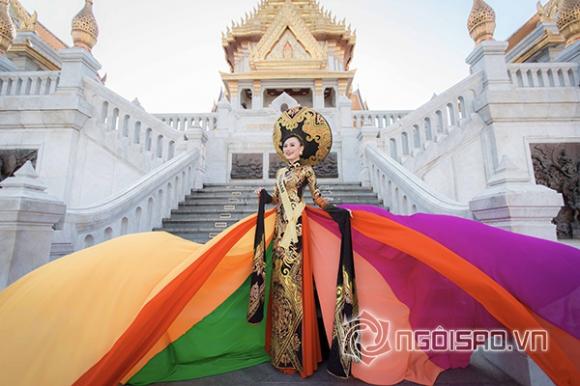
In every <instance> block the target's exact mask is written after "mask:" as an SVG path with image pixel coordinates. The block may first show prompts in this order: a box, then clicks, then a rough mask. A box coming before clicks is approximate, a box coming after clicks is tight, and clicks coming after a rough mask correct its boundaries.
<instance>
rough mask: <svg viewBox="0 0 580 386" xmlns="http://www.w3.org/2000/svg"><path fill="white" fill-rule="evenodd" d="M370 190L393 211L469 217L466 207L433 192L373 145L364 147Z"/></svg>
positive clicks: (468, 210) (397, 212) (405, 213)
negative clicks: (371, 188)
mask: <svg viewBox="0 0 580 386" xmlns="http://www.w3.org/2000/svg"><path fill="white" fill-rule="evenodd" d="M363 151H364V153H365V156H366V157H365V158H366V161H367V162H368V165H369V172H370V179H371V185H372V187H373V190H374V191H375V192H376V193H377V194H378V196H379V199H382V200H383V203H384V206H385V207H387V208H388V209H389V210H390V211H391V212H393V213H396V214H404V215H409V214H413V213H417V212H427V213H444V214H450V215H455V216H461V217H467V218H473V216H472V214H471V211H470V209H469V206H468V205H466V204H462V203H460V202H457V201H453V200H450V199H448V198H446V197H443V196H441V195H439V194H437V193H435V192H434V191H433V189H431V188H430V187H429V186H427V185H426V184H425V183H424V182H423V181H422V180H421V179H420V178H419V177H417V176H416V175H415V174H414V173H412V172H410V171H409V170H407V169H406V168H404V167H403V166H402V165H400V164H399V163H397V162H395V161H394V160H393V159H392V158H390V157H385V156H384V154H382V153H381V152H380V151H379V150H378V149H377V148H376V147H374V146H365V148H364V150H363Z"/></svg>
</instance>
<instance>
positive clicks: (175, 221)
mask: <svg viewBox="0 0 580 386" xmlns="http://www.w3.org/2000/svg"><path fill="white" fill-rule="evenodd" d="M240 220H241V219H238V220H236V219H223V220H207V219H206V220H201V219H200V220H190V219H179V218H173V217H172V218H169V219H164V220H163V229H166V228H190V227H191V228H203V229H205V228H208V229H210V228H211V229H214V228H215V229H223V228H227V227H229V226H230V225H234V224H235V223H237V222H238V221H240ZM223 224H225V226H224V225H223Z"/></svg>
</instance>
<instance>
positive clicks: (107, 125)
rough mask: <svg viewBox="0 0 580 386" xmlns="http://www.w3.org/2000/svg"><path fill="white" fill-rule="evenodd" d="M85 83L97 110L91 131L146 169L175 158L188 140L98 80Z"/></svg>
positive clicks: (94, 136)
mask: <svg viewBox="0 0 580 386" xmlns="http://www.w3.org/2000/svg"><path fill="white" fill-rule="evenodd" d="M84 86H85V90H86V94H87V95H88V99H89V103H91V104H92V105H93V107H94V109H95V111H96V116H95V118H94V119H93V122H92V123H93V124H92V126H90V128H89V130H87V134H88V135H89V136H91V137H93V139H95V140H96V141H97V142H99V143H102V144H103V145H105V146H106V147H108V148H109V149H110V150H111V151H112V152H113V153H115V154H117V155H118V156H119V157H122V158H124V159H125V160H126V161H127V162H129V163H130V164H132V165H134V166H135V167H137V168H138V169H139V170H142V171H144V172H146V171H149V170H151V169H153V168H155V167H157V166H159V165H161V164H163V163H164V162H166V161H168V160H170V159H172V158H173V157H174V156H175V155H176V154H177V153H176V152H177V151H178V149H180V148H181V146H180V145H181V143H182V142H183V141H184V135H183V132H180V131H178V130H176V129H174V128H173V127H170V126H169V125H167V124H166V123H164V122H162V121H161V120H159V119H157V118H156V117H155V116H153V115H152V114H149V113H148V112H146V111H145V110H143V109H142V108H141V107H140V106H138V105H136V104H134V103H131V102H129V101H127V100H126V99H124V98H122V97H120V96H119V95H117V94H115V93H114V92H112V91H110V90H109V89H107V88H106V87H104V86H103V85H101V84H99V83H97V82H96V81H94V80H91V79H88V78H85V80H84Z"/></svg>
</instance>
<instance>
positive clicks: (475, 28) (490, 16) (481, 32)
mask: <svg viewBox="0 0 580 386" xmlns="http://www.w3.org/2000/svg"><path fill="white" fill-rule="evenodd" d="M467 30H468V31H469V34H470V35H471V38H472V39H473V41H474V42H475V44H479V43H481V42H483V41H485V40H493V33H494V32H495V12H494V11H493V8H491V7H490V6H489V5H488V4H487V3H486V2H485V1H484V0H473V7H472V8H471V13H470V14H469V18H468V19H467Z"/></svg>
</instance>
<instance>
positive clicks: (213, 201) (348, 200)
mask: <svg viewBox="0 0 580 386" xmlns="http://www.w3.org/2000/svg"><path fill="white" fill-rule="evenodd" d="M371 197H373V198H371ZM326 198H327V199H328V200H329V201H330V202H332V203H334V204H343V203H344V204H360V203H368V204H373V205H376V204H380V203H381V202H380V201H379V200H378V199H377V198H376V195H374V196H369V197H359V196H337V197H326ZM257 201H258V200H257V198H248V199H244V198H237V199H227V200H225V199H219V198H207V199H203V200H196V199H187V200H185V201H184V202H182V203H180V207H181V206H206V205H208V206H212V207H214V206H215V207H216V208H217V207H219V206H223V205H236V206H241V205H248V206H252V207H255V208H258V202H257ZM304 201H305V202H306V204H310V205H312V203H313V202H312V199H311V198H309V197H305V199H304Z"/></svg>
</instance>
